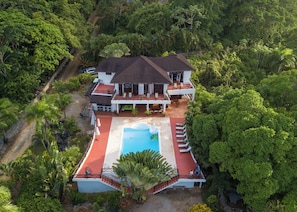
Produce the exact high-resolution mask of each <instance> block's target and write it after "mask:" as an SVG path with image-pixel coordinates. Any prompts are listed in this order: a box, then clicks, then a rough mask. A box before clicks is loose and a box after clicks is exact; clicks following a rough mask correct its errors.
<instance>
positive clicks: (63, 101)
mask: <svg viewBox="0 0 297 212" xmlns="http://www.w3.org/2000/svg"><path fill="white" fill-rule="evenodd" d="M48 98H49V101H51V102H52V103H53V104H55V105H56V106H57V107H58V108H59V109H60V110H62V111H63V114H64V119H66V110H65V109H66V107H67V106H68V105H69V104H70V103H71V102H72V96H71V94H65V93H61V92H59V93H56V94H51V95H49V96H48Z"/></svg>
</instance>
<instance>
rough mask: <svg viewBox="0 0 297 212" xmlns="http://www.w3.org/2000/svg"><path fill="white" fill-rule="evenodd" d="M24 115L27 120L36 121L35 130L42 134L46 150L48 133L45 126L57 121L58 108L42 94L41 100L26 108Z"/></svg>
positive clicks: (58, 115)
mask: <svg viewBox="0 0 297 212" xmlns="http://www.w3.org/2000/svg"><path fill="white" fill-rule="evenodd" d="M25 117H26V119H27V120H29V121H32V120H35V121H36V131H37V132H40V133H41V134H42V135H43V138H42V140H41V141H42V144H43V146H44V148H45V149H46V150H48V143H49V141H48V137H47V136H46V135H47V133H48V129H47V127H48V126H49V124H51V123H57V122H58V119H59V117H60V110H59V108H58V107H57V106H55V105H54V104H53V103H52V102H51V101H50V100H49V99H48V97H47V95H44V96H43V98H42V100H40V101H38V102H36V103H35V104H33V105H29V106H27V108H26V114H25Z"/></svg>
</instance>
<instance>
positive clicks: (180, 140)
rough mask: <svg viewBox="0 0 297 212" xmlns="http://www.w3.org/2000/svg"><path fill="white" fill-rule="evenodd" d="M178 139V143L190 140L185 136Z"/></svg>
mask: <svg viewBox="0 0 297 212" xmlns="http://www.w3.org/2000/svg"><path fill="white" fill-rule="evenodd" d="M176 141H177V143H186V142H188V138H187V137H185V138H184V139H177V140H176Z"/></svg>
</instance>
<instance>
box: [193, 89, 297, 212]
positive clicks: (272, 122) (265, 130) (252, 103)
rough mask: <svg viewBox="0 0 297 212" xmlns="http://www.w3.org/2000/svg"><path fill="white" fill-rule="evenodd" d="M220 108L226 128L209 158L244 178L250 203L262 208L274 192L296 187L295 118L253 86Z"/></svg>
mask: <svg viewBox="0 0 297 212" xmlns="http://www.w3.org/2000/svg"><path fill="white" fill-rule="evenodd" d="M214 104H216V103H214ZM220 105H221V103H220ZM217 108H218V107H217ZM218 111H219V113H218V115H217V116H216V117H217V120H216V123H218V126H217V129H219V132H220V133H219V137H218V138H216V139H215V140H214V139H213V140H214V142H213V143H212V144H210V146H209V154H210V156H209V161H210V162H211V163H215V164H218V165H219V167H220V170H221V171H227V172H228V173H230V175H231V176H232V178H233V179H235V180H238V184H237V191H238V192H239V193H241V194H242V195H243V199H244V201H245V203H247V204H248V205H249V206H251V207H252V208H253V210H254V211H262V210H263V208H264V207H265V203H266V201H267V200H268V198H269V197H270V196H272V195H276V194H281V193H282V192H284V191H285V190H286V191H290V190H291V188H290V186H289V185H290V184H291V183H292V182H293V181H295V180H296V174H295V172H294V171H293V169H294V168H295V167H296V165H297V164H296V162H295V161H296V157H291V156H290V155H291V154H293V152H294V151H296V148H297V145H296V138H295V133H294V131H295V130H296V129H295V126H294V124H293V123H294V120H293V119H292V118H289V117H286V116H285V115H283V114H279V113H276V112H275V111H273V110H272V109H270V108H266V107H265V106H264V104H263V99H262V98H261V97H260V95H259V93H257V92H255V91H251V90H249V91H247V92H246V93H243V94H242V95H241V96H238V97H235V98H232V99H231V102H230V103H227V102H225V106H224V107H220V109H219V110H218ZM197 121H198V120H197ZM198 122H199V121H198ZM285 167H286V168H285ZM284 169H287V172H286V180H284V178H283V174H281V173H283V171H284ZM288 172H290V173H288Z"/></svg>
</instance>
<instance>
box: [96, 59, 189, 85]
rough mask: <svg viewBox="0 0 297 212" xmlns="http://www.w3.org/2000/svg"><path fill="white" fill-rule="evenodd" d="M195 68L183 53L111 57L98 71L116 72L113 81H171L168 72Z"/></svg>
mask: <svg viewBox="0 0 297 212" xmlns="http://www.w3.org/2000/svg"><path fill="white" fill-rule="evenodd" d="M192 69H193V68H192V67H191V65H190V64H189V63H188V62H187V60H186V58H185V57H184V56H182V55H171V56H168V57H146V56H139V57H133V58H109V59H105V60H103V61H102V62H101V63H100V64H99V65H98V67H97V69H96V71H97V72H107V73H115V76H114V77H113V79H112V80H111V83H162V84H166V83H168V84H169V83H171V80H170V78H169V76H168V73H167V72H175V71H187V70H192Z"/></svg>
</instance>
